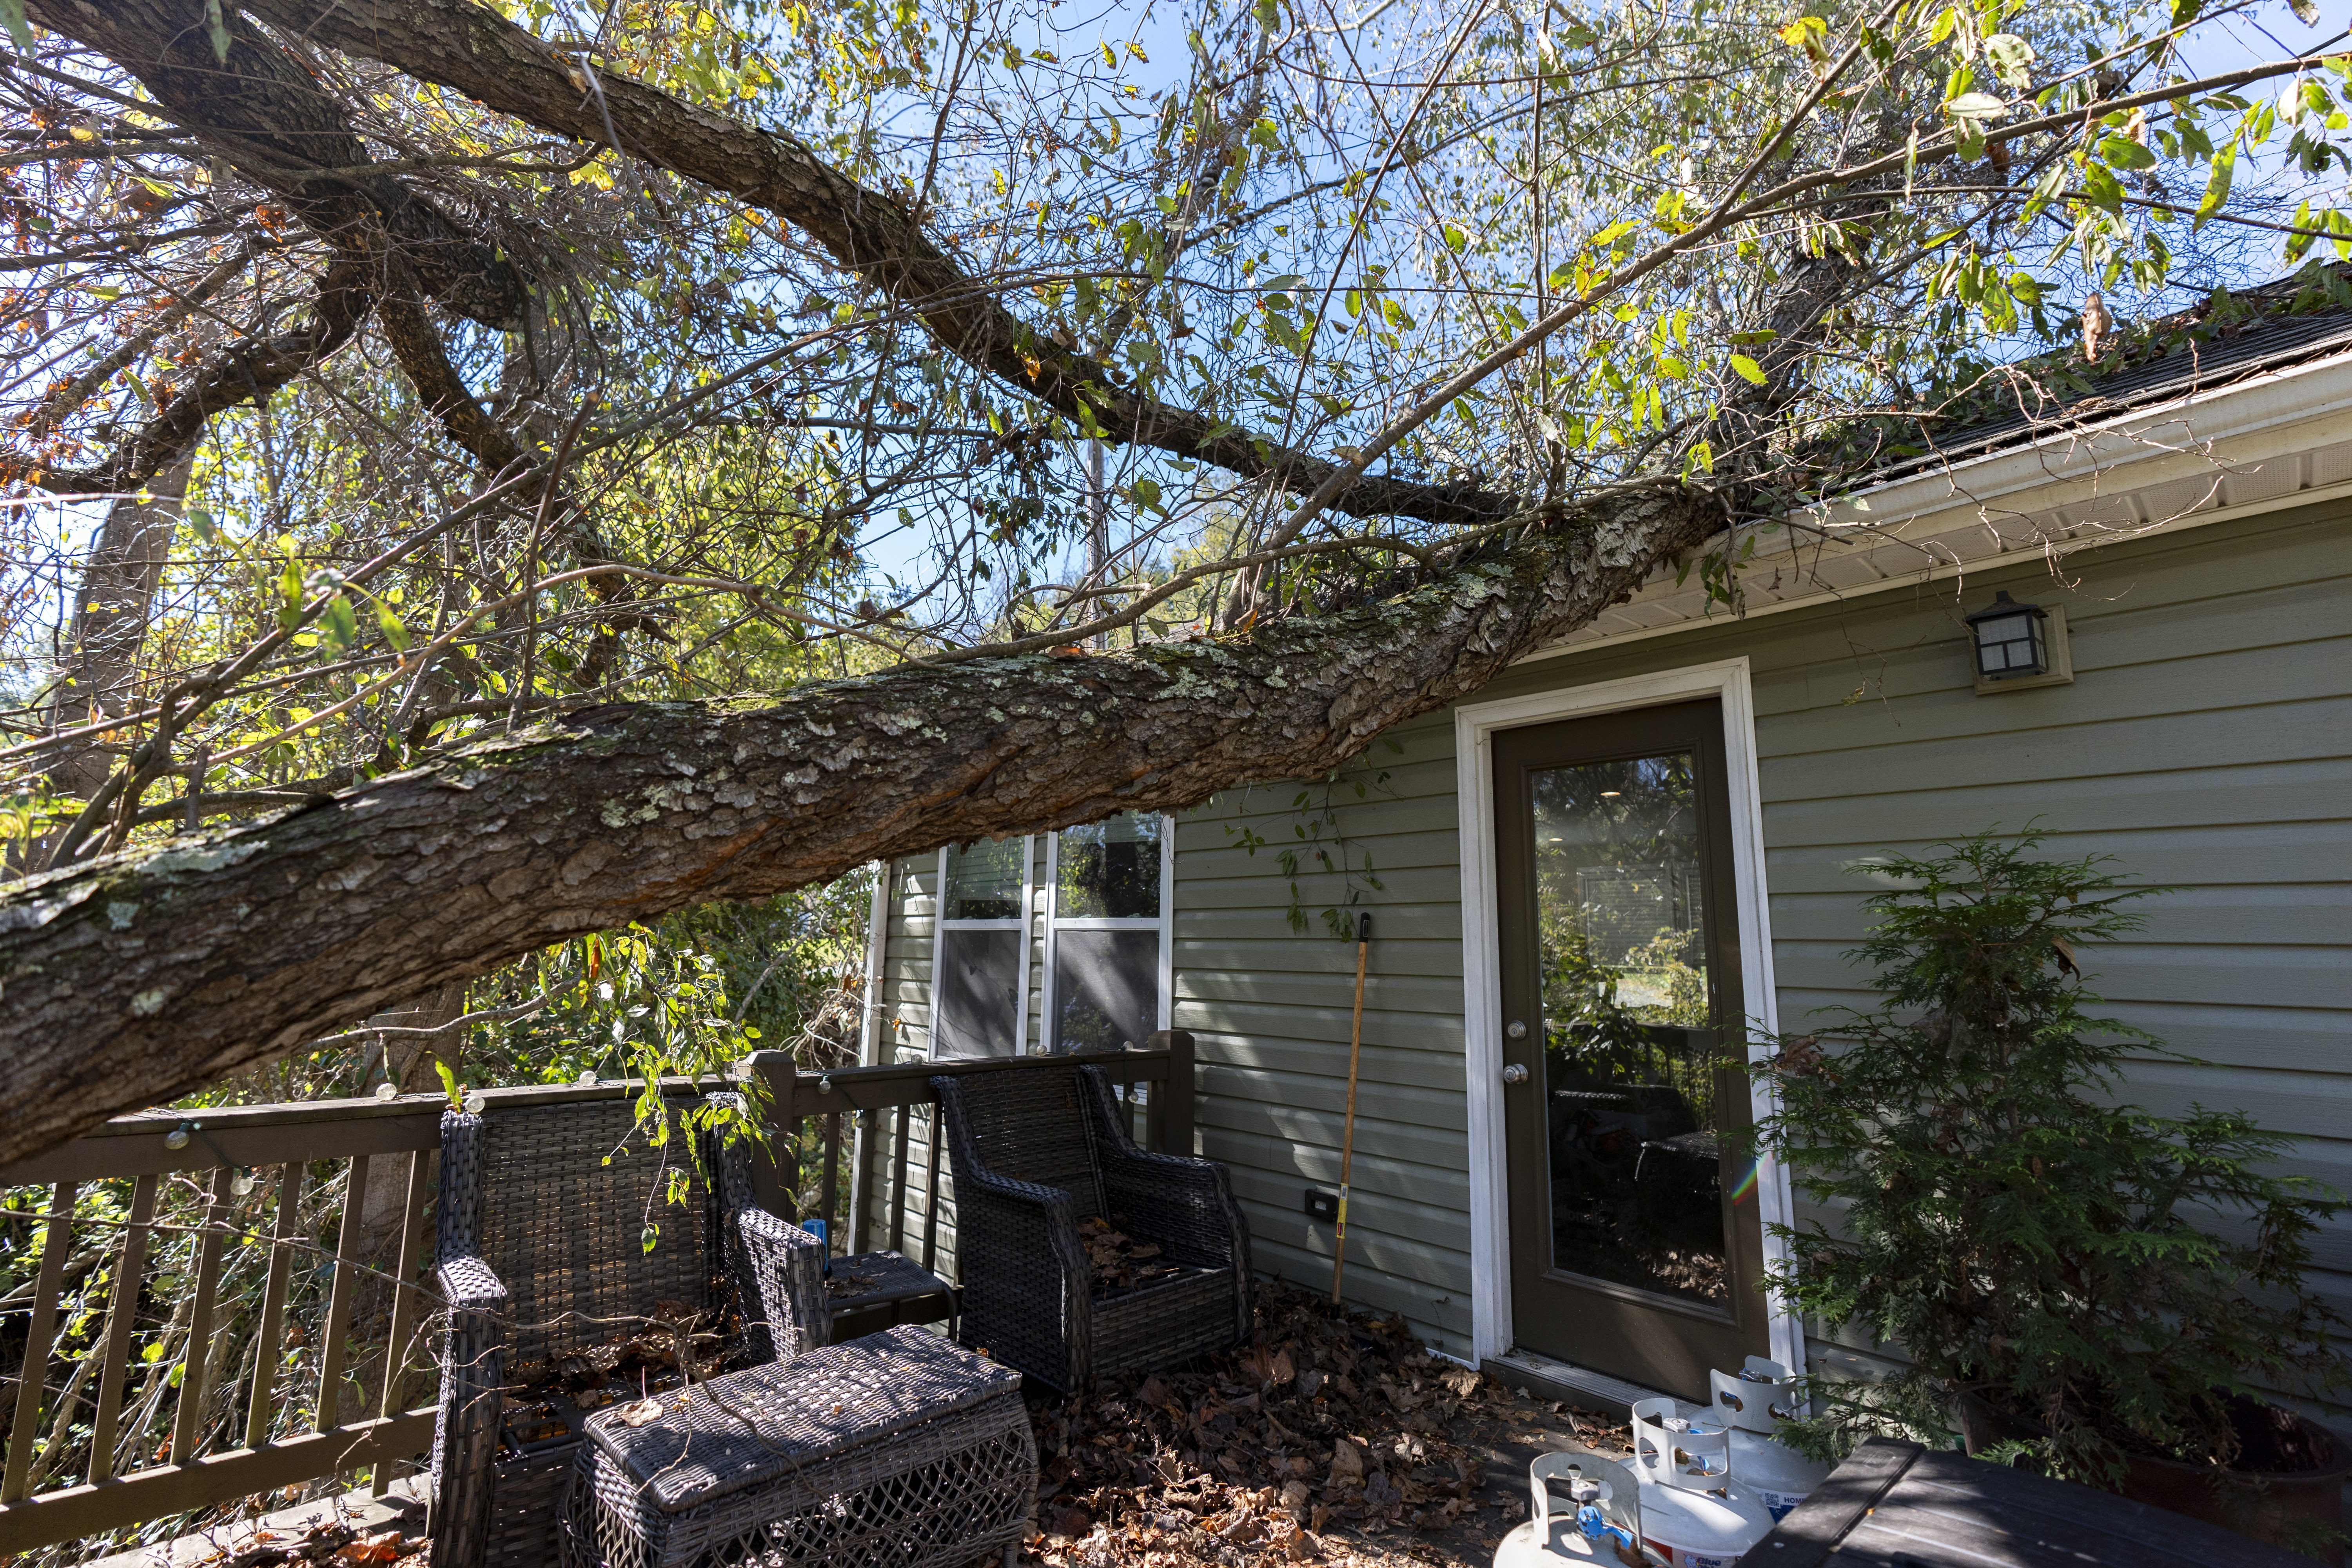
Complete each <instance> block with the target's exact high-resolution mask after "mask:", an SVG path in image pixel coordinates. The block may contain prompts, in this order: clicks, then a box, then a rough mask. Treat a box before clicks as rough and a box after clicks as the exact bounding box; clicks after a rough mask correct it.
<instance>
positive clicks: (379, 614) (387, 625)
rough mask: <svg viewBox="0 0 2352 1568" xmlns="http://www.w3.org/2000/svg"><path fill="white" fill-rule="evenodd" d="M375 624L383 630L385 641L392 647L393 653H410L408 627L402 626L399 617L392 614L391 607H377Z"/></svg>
mask: <svg viewBox="0 0 2352 1568" xmlns="http://www.w3.org/2000/svg"><path fill="white" fill-rule="evenodd" d="M375 624H376V626H378V627H380V628H381V629H382V630H383V640H384V641H386V642H388V643H390V644H391V645H392V651H393V652H394V653H406V652H407V651H408V627H407V626H404V625H403V624H402V622H401V619H400V617H399V616H395V615H394V614H393V613H392V606H391V605H377V606H376V607H375Z"/></svg>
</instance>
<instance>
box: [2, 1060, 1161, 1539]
mask: <svg viewBox="0 0 2352 1568" xmlns="http://www.w3.org/2000/svg"><path fill="white" fill-rule="evenodd" d="M1087 1060H1088V1061H1090V1062H1093V1063H1096V1064H1097V1065H1099V1066H1101V1067H1102V1068H1104V1070H1105V1071H1106V1072H1107V1073H1108V1075H1109V1077H1110V1079H1111V1080H1112V1082H1113V1083H1115V1084H1116V1085H1118V1092H1119V1094H1120V1097H1121V1098H1122V1100H1124V1101H1125V1103H1126V1104H1127V1105H1128V1106H1129V1110H1130V1114H1132V1115H1134V1116H1136V1118H1137V1119H1138V1124H1137V1127H1136V1134H1137V1137H1138V1140H1139V1142H1143V1143H1144V1144H1145V1145H1146V1146H1147V1147H1150V1148H1153V1149H1159V1150H1169V1151H1174V1152H1182V1153H1190V1152H1192V1037H1191V1036H1189V1035H1186V1034H1182V1033H1181V1032H1179V1033H1176V1034H1173V1035H1170V1034H1166V1033H1163V1034H1161V1035H1157V1036H1154V1037H1152V1041H1151V1048H1149V1049H1144V1050H1129V1051H1108V1052H1099V1053H1091V1054H1089V1055H1088V1057H1087ZM1057 1064H1061V1065H1066V1058H1040V1057H1025V1058H1011V1059H1006V1060H991V1061H958V1062H916V1063H908V1064H905V1065H900V1066H890V1067H870V1068H837V1069H835V1070H834V1071H832V1072H813V1071H809V1070H806V1069H801V1068H795V1066H794V1064H793V1061H792V1058H790V1057H789V1056H788V1055H787V1054H785V1053H782V1052H777V1051H763V1052H760V1053H758V1054H757V1055H755V1056H753V1057H751V1058H749V1059H748V1060H747V1061H746V1062H744V1063H743V1064H742V1066H741V1069H740V1070H741V1071H743V1072H745V1073H747V1074H756V1075H757V1076H758V1077H759V1078H760V1079H762V1080H763V1081H764V1082H765V1083H766V1085H767V1086H768V1089H769V1092H770V1096H771V1100H770V1131H771V1135H772V1136H771V1147H772V1150H773V1151H774V1152H775V1153H776V1155H777V1158H775V1159H773V1160H772V1161H760V1162H755V1163H754V1184H755V1187H756V1189H757V1190H758V1192H759V1195H760V1197H761V1202H762V1203H763V1204H765V1205H767V1206H768V1207H770V1208H772V1210H774V1211H775V1212H776V1213H779V1214H782V1215H788V1216H795V1217H796V1216H798V1215H802V1214H803V1213H805V1212H809V1211H812V1210H813V1211H814V1212H816V1213H818V1214H821V1215H823V1216H824V1219H825V1220H826V1222H827V1229H828V1231H829V1232H830V1233H831V1234H832V1236H833V1237H835V1243H834V1246H835V1250H836V1251H837V1252H848V1251H857V1252H864V1251H868V1250H872V1249H874V1248H875V1247H881V1246H887V1247H890V1248H891V1249H892V1250H894V1251H901V1252H904V1251H907V1250H908V1246H907V1243H908V1237H909V1234H910V1232H911V1230H912V1229H913V1228H914V1227H915V1226H919V1227H920V1232H921V1234H920V1239H919V1244H918V1249H917V1250H916V1251H915V1252H914V1253H912V1254H911V1255H912V1256H915V1257H917V1258H919V1261H921V1262H922V1263H923V1264H924V1266H925V1267H926V1268H942V1267H943V1265H947V1267H946V1272H947V1273H948V1277H949V1278H952V1277H953V1271H952V1268H951V1265H950V1264H948V1260H947V1259H945V1258H943V1256H942V1252H943V1248H942V1242H943V1239H944V1237H943V1235H942V1231H943V1227H951V1226H952V1225H953V1219H952V1214H953V1202H952V1194H951V1190H950V1184H947V1183H945V1182H943V1180H942V1178H943V1175H944V1173H943V1172H942V1170H941V1168H940V1167H941V1163H942V1162H940V1161H939V1160H937V1159H934V1158H933V1157H932V1151H933V1149H934V1148H935V1147H936V1146H937V1145H936V1137H935V1130H936V1128H937V1125H938V1120H937V1118H938V1096H937V1095H936V1094H935V1093H934V1092H933V1091H932V1089H931V1087H930V1079H932V1078H934V1077H936V1076H939V1075H941V1074H949V1075H955V1076H964V1075H970V1074H976V1073H993V1072H1019V1071H1024V1070H1037V1069H1043V1068H1051V1067H1053V1066H1055V1065H1057ZM639 1087H640V1086H638V1085H635V1084H629V1083H609V1084H601V1085H597V1086H593V1087H589V1086H575V1087H565V1088H556V1089H490V1090H488V1091H485V1092H484V1098H485V1099H486V1100H488V1102H489V1104H490V1105H491V1106H492V1108H494V1109H495V1108H500V1107H508V1108H511V1107H518V1106H524V1105H536V1104H551V1103H557V1102H563V1101H575V1100H595V1099H619V1098H624V1097H634V1096H635V1094H636V1093H637V1092H638V1089H639ZM665 1087H666V1088H667V1089H670V1090H671V1091H672V1092H677V1091H686V1092H692V1091H694V1089H695V1088H696V1086H694V1085H691V1084H688V1083H686V1082H684V1081H683V1080H680V1081H679V1082H677V1083H676V1084H674V1085H666V1086H665ZM704 1087H716V1086H704ZM444 1104H445V1101H444V1100H442V1099H441V1097H439V1096H437V1095H432V1096H426V1095H409V1096H405V1097H403V1098H400V1099H395V1100H321V1101H314V1102H310V1103H304V1104H293V1105H256V1106H239V1107H234V1108H228V1107H224V1108H219V1109H210V1110H189V1111H173V1110H158V1111H148V1112H143V1113H142V1114H140V1115H136V1116H126V1117H119V1118H117V1119H115V1120H114V1121H110V1122H108V1123H106V1124H105V1125H104V1126H102V1127H100V1128H99V1129H97V1130H95V1131H91V1132H89V1133H88V1134H86V1135H84V1136H82V1137H79V1138H77V1139H75V1140H73V1141H72V1142H68V1143H66V1144H63V1145H61V1146H60V1147H58V1148H57V1149H53V1150H51V1151H49V1152H47V1153H46V1154H42V1155H39V1156H37V1157H36V1158H34V1159H32V1160H28V1161H25V1162H23V1163H19V1164H16V1165H13V1166H9V1167H5V1168H0V1187H7V1188H14V1189H16V1192H17V1197H18V1206H17V1207H16V1209H15V1211H14V1212H13V1213H12V1214H11V1215H10V1219H11V1221H12V1223H13V1224H14V1225H15V1226H16V1227H17V1229H18V1231H19V1233H20V1234H24V1235H27V1236H29V1234H30V1233H31V1231H32V1230H33V1229H34V1227H36V1226H37V1227H38V1229H39V1232H40V1243H39V1258H38V1264H37V1270H36V1272H35V1275H34V1278H33V1279H32V1280H31V1281H30V1289H29V1291H27V1290H26V1289H24V1288H22V1287H20V1288H19V1289H17V1290H16V1291H15V1292H12V1293H11V1294H10V1295H9V1296H8V1297H7V1298H5V1299H0V1357H6V1359H7V1360H8V1361H12V1362H13V1363H14V1365H13V1367H11V1368H9V1370H10V1371H12V1372H13V1373H14V1375H13V1376H11V1377H9V1378H8V1379H6V1380H5V1382H0V1417H5V1420H6V1436H5V1454H4V1455H0V1559H5V1558H6V1557H8V1556H11V1555H14V1554H16V1553H18V1552H29V1551H32V1550H34V1549H36V1548H38V1547H42V1546H47V1545H52V1544H55V1543H56V1542H62V1541H71V1540H76V1539H79V1538H80V1537H84V1536H90V1535H97V1534H100V1533H102V1532H107V1531H116V1530H120V1529H121V1528H123V1527H125V1526H127V1525H131V1524H136V1523H139V1522H141V1521H148V1520H154V1519H161V1518H164V1517H166V1516H172V1515H179V1514H186V1513H191V1512H194V1511H197V1510H207V1509H212V1508H215V1507H217V1506H218V1505H220V1504H223V1503H227V1502H231V1501H233V1500H237V1499H240V1498H247V1497H254V1496H257V1495H259V1494H264V1493H270V1492H277V1491H279V1490H280V1489H286V1488H292V1487H299V1486H304V1485H309V1484H314V1483H317V1482H320V1481H322V1480H325V1479H328V1478H331V1477H336V1476H342V1475H349V1474H352V1473H353V1472H355V1471H359V1470H362V1469H365V1470H370V1471H371V1472H372V1473H373V1486H374V1489H376V1490H377V1491H378V1492H379V1493H381V1492H382V1491H383V1489H385V1488H386V1487H387V1486H388V1485H389V1483H390V1480H391V1479H392V1470H393V1468H394V1465H395V1464H397V1463H400V1462H402V1461H408V1460H413V1459H415V1458H416V1457H418V1456H420V1455H422V1454H423V1453H424V1452H425V1450H426V1449H427V1447H429V1446H430V1444H431V1442H432V1436H433V1418H434V1411H433V1408H432V1406H431V1405H423V1406H419V1407H412V1406H410V1405H409V1404H408V1400H409V1398H410V1397H412V1396H413V1395H419V1394H426V1393H428V1392H429V1390H428V1389H426V1388H425V1387H423V1386H420V1385H421V1384H422V1381H423V1379H422V1375H421V1374H424V1373H429V1372H430V1370H431V1361H432V1358H431V1355H430V1353H429V1352H430V1346H429V1344H427V1343H426V1342H425V1340H426V1338H427V1331H428V1330H429V1328H430V1326H431V1324H432V1321H433V1319H434V1316H435V1314H436V1311H437V1310H438V1307H439V1303H438V1301H437V1300H435V1299H434V1298H433V1297H432V1296H431V1294H430V1292H429V1290H428V1289H426V1279H425V1276H426V1275H427V1274H428V1273H429V1268H428V1265H429V1262H430V1252H431V1245H430V1239H429V1237H428V1235H427V1233H426V1224H427V1220H428V1216H429V1213H430V1208H431V1200H432V1195H433V1192H434V1174H435V1165H436V1153H437V1151H438V1149H439V1145H440V1121H441V1111H442V1109H443V1106H444ZM812 1123H814V1125H812ZM786 1128H789V1129H791V1135H790V1136H775V1134H778V1133H781V1132H782V1131H783V1130H784V1129H786ZM812 1134H814V1135H813V1136H812ZM803 1150H805V1151H809V1152H810V1157H811V1158H812V1159H813V1160H814V1162H816V1163H817V1166H818V1170H817V1171H816V1172H807V1173H804V1172H803V1170H802V1169H801V1153H802V1151H803ZM886 1163H887V1176H886V1175H885V1174H884V1168H885V1165H886ZM845 1165H846V1167H847V1173H848V1174H849V1176H850V1181H849V1183H848V1187H849V1191H848V1192H847V1193H846V1194H843V1193H842V1192H841V1183H840V1177H841V1175H842V1174H843V1173H844V1166H845ZM820 1173H821V1174H820ZM804 1175H817V1176H818V1179H817V1181H816V1182H815V1183H814V1186H813V1187H812V1186H811V1185H810V1184H807V1183H805V1182H804V1181H803V1177H804ZM28 1193H29V1194H34V1197H35V1201H34V1202H33V1204H32V1205H31V1207H32V1209H33V1211H34V1212H32V1213H27V1212H26V1208H25V1206H24V1204H25V1199H26V1194H28ZM352 1194H359V1201H357V1202H352V1201H351V1199H352ZM803 1199H805V1200H806V1202H805V1203H803ZM844 1206H846V1209H847V1213H848V1215H849V1216H850V1223H849V1225H848V1226H847V1227H846V1230H847V1234H844V1227H843V1226H841V1225H840V1224H839V1223H838V1221H839V1219H840V1217H841V1215H840V1213H839V1212H838V1211H840V1210H841V1209H842V1208H843V1207H844ZM372 1210H373V1213H372ZM27 1222H29V1223H27ZM329 1237H332V1239H331V1241H330V1240H329V1239H328V1238H329ZM884 1237H887V1240H885V1239H883V1238H884ZM371 1245H373V1246H374V1247H377V1248H379V1249H381V1255H380V1256H376V1255H372V1254H371V1251H370V1247H371ZM946 1250H949V1251H951V1247H949V1248H947V1249H946ZM363 1296H366V1297H369V1298H371V1302H370V1305H371V1310H372V1313H373V1317H375V1318H377V1319H380V1320H382V1328H383V1331H382V1333H381V1336H380V1337H379V1336H378V1335H377V1334H376V1333H375V1332H374V1331H373V1327H371V1330H370V1331H369V1333H368V1334H366V1335H365V1336H364V1341H363V1342H360V1343H356V1344H355V1343H354V1342H353V1333H354V1314H355V1312H357V1311H358V1310H359V1309H360V1307H361V1302H362V1297H363ZM20 1314H21V1315H20ZM19 1323H21V1324H22V1325H23V1338H22V1340H21V1345H19V1344H18V1343H16V1327H17V1325H18V1324H19ZM12 1351H15V1352H17V1353H16V1354H14V1355H10V1354H9V1353H8V1352H12ZM230 1351H234V1352H235V1353H234V1354H233V1355H232V1354H230V1353H228V1352H230ZM362 1360H364V1361H366V1363H368V1366H367V1370H369V1371H372V1372H373V1379H372V1381H373V1388H368V1389H366V1390H365V1392H366V1394H367V1397H366V1399H365V1401H364V1404H363V1406H362V1402H361V1401H359V1400H357V1399H355V1398H354V1397H353V1393H354V1391H355V1389H357V1388H359V1387H360V1386H362V1385H360V1384H357V1383H356V1382H355V1379H356V1376H357V1374H358V1373H359V1372H360V1371H361V1370H362V1369H361V1368H360V1367H359V1366H358V1364H357V1363H359V1362H361V1361H362ZM93 1388H94V1391H93ZM167 1408H168V1412H169V1415H168V1419H167V1418H166V1410H167Z"/></svg>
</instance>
